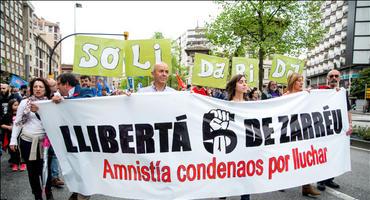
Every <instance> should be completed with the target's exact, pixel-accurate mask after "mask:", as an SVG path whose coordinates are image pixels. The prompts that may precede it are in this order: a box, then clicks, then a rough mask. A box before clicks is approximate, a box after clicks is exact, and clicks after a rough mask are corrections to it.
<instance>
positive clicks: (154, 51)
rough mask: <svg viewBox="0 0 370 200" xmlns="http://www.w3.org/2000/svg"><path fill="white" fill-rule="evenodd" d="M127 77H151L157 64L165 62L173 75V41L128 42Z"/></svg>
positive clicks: (126, 46)
mask: <svg viewBox="0 0 370 200" xmlns="http://www.w3.org/2000/svg"><path fill="white" fill-rule="evenodd" d="M125 49H126V76H150V75H151V71H152V67H153V66H154V64H156V63H161V62H165V63H166V64H167V65H168V69H169V73H170V74H171V69H172V67H171V40H167V39H161V40H127V41H125Z"/></svg>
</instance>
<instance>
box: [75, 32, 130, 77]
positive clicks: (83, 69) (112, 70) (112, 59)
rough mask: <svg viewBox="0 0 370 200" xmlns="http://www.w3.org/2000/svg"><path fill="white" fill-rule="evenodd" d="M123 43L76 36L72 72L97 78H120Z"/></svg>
mask: <svg viewBox="0 0 370 200" xmlns="http://www.w3.org/2000/svg"><path fill="white" fill-rule="evenodd" d="M123 42H124V41H123V40H115V39H107V38H97V37H89V36H76V38H75V56H74V64H73V72H74V73H77V74H85V75H97V76H122V70H123V68H124V66H125V65H124V63H125V60H124V56H125V52H124V49H123V47H124V43H123Z"/></svg>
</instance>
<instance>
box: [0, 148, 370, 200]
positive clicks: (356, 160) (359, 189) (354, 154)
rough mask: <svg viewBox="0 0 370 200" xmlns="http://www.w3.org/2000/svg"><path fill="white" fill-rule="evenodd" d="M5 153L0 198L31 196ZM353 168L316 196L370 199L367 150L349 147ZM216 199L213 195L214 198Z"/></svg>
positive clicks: (62, 191) (60, 195) (63, 192)
mask: <svg viewBox="0 0 370 200" xmlns="http://www.w3.org/2000/svg"><path fill="white" fill-rule="evenodd" d="M8 158H9V157H8V154H7V153H4V154H3V156H2V158H1V200H3V199H4V200H5V199H6V200H32V199H33V195H32V193H31V188H30V186H29V183H28V178H27V172H26V171H25V172H12V171H11V168H10V167H9V165H8V163H7V160H8ZM351 164H352V171H351V172H347V173H345V174H343V175H341V176H339V177H337V178H335V182H337V183H338V184H339V185H340V186H341V187H340V188H339V189H337V190H333V189H328V188H327V190H326V191H325V192H322V194H321V196H319V197H317V198H316V199H322V200H334V199H345V200H350V199H359V200H366V199H369V198H370V185H369V183H370V151H366V150H363V149H358V148H356V147H351ZM53 195H54V198H55V199H61V200H65V199H68V197H69V195H70V192H69V190H68V188H67V186H64V188H54V189H53ZM116 199H118V198H112V197H107V196H103V195H94V196H93V197H92V198H91V200H116ZM214 199H216V198H214ZM227 199H229V200H230V199H231V200H238V199H240V198H239V197H230V198H227ZM251 199H253V200H262V199H286V200H288V199H313V198H310V197H303V196H302V195H301V188H300V187H295V188H291V189H287V190H285V192H269V193H264V194H253V195H251ZM314 199H315V198H314Z"/></svg>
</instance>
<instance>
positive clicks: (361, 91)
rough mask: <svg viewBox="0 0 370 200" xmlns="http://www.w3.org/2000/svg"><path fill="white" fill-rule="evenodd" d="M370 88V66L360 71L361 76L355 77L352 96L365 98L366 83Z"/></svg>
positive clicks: (352, 84)
mask: <svg viewBox="0 0 370 200" xmlns="http://www.w3.org/2000/svg"><path fill="white" fill-rule="evenodd" d="M366 84H367V88H370V68H365V69H363V70H361V71H360V77H359V78H357V79H353V80H352V83H351V96H354V97H357V99H363V98H364V96H365V85H366Z"/></svg>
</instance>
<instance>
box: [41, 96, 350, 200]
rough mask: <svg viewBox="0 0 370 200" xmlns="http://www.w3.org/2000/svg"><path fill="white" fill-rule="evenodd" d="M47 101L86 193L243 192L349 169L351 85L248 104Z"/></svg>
mask: <svg viewBox="0 0 370 200" xmlns="http://www.w3.org/2000/svg"><path fill="white" fill-rule="evenodd" d="M39 107H40V110H39V113H40V116H41V119H42V121H43V125H44V127H45V129H46V131H47V133H48V135H49V138H50V140H51V143H52V145H53V147H54V149H55V152H56V155H57V157H58V159H59V161H60V165H61V168H62V171H63V175H64V178H65V181H66V184H67V186H68V188H69V189H70V191H73V192H79V193H82V194H85V195H92V194H104V195H109V196H114V197H123V198H134V199H196V198H211V197H221V196H235V195H241V194H253V193H263V192H269V191H275V190H280V189H284V188H291V187H296V186H301V185H303V184H307V183H314V182H316V181H320V180H323V179H327V178H331V177H336V176H339V175H341V174H343V173H344V172H347V171H349V170H350V169H351V166H350V148H349V146H350V145H349V144H350V143H349V137H348V136H346V130H347V129H348V116H347V109H346V97H345V90H344V89H342V90H340V91H339V92H337V91H335V90H312V91H311V92H310V93H308V92H300V93H296V94H292V95H287V96H283V97H279V98H275V99H270V100H265V101H257V102H256V101H255V102H242V103H240V102H229V101H223V100H218V99H215V98H210V97H205V96H202V95H198V94H191V93H187V92H174V93H155V94H154V93H140V94H132V95H131V96H129V97H127V96H111V97H96V98H87V99H72V100H65V101H63V102H62V103H60V104H54V103H51V102H49V101H45V102H40V103H39Z"/></svg>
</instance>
